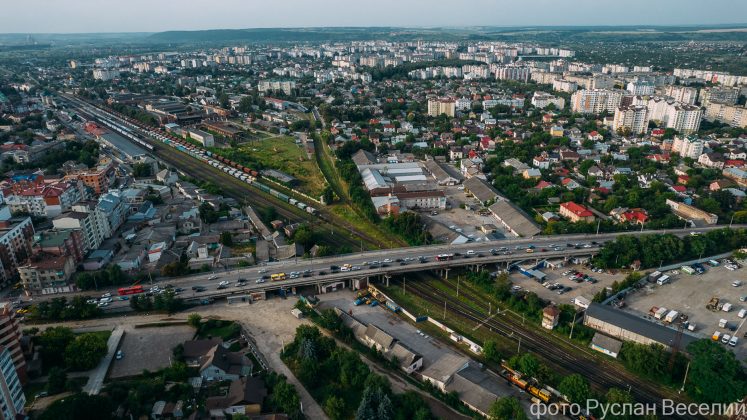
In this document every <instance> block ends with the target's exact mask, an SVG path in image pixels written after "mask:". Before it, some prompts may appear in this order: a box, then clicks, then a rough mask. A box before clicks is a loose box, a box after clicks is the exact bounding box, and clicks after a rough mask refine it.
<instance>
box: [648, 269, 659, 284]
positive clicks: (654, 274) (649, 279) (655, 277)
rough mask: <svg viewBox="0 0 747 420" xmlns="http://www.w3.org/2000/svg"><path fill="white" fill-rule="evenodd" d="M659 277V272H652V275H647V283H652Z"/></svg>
mask: <svg viewBox="0 0 747 420" xmlns="http://www.w3.org/2000/svg"><path fill="white" fill-rule="evenodd" d="M661 275H662V272H661V271H654V272H653V273H651V274H649V275H648V281H649V283H654V282H655V281H656V280H658V279H659V277H661Z"/></svg>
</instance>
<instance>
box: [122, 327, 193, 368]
mask: <svg viewBox="0 0 747 420" xmlns="http://www.w3.org/2000/svg"><path fill="white" fill-rule="evenodd" d="M193 336H194V329H193V328H192V327H190V326H188V325H175V326H166V327H150V328H134V326H130V327H127V328H126V332H125V335H124V337H123V338H122V343H121V344H120V347H119V350H121V351H122V353H123V355H124V357H122V359H120V360H116V359H115V360H114V361H113V362H112V365H111V370H110V372H109V377H110V378H113V379H114V378H123V377H127V376H134V375H139V374H141V373H143V370H144V369H147V370H149V371H151V372H152V371H155V370H158V369H161V368H164V367H166V366H169V364H170V363H171V357H172V356H171V355H172V349H173V348H174V347H176V345H177V344H181V343H183V342H185V341H187V340H191V339H192V337H193Z"/></svg>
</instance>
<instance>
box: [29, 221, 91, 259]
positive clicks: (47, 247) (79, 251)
mask: <svg viewBox="0 0 747 420" xmlns="http://www.w3.org/2000/svg"><path fill="white" fill-rule="evenodd" d="M34 239H35V241H36V242H35V243H34V252H35V253H37V252H38V253H44V254H48V255H56V256H65V255H66V256H70V257H72V258H73V261H74V262H75V263H79V262H81V261H83V258H84V257H85V255H86V254H85V252H83V249H84V247H85V244H84V243H83V233H82V231H79V230H71V229H68V230H48V231H45V232H42V233H40V234H38V235H36V236H35V238H34Z"/></svg>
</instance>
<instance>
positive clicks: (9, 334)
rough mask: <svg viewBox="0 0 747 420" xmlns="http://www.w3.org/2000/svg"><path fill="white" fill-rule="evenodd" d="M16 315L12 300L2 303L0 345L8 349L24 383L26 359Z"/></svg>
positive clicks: (17, 372)
mask: <svg viewBox="0 0 747 420" xmlns="http://www.w3.org/2000/svg"><path fill="white" fill-rule="evenodd" d="M14 316H15V310H14V309H13V307H12V304H11V303H10V302H2V303H0V347H3V348H5V349H7V350H8V352H9V353H10V358H11V360H12V361H13V366H15V370H16V374H17V375H18V377H19V378H20V380H21V382H22V383H25V382H26V379H27V375H26V360H25V359H24V358H23V349H22V348H21V337H22V335H23V334H22V332H21V324H20V323H19V322H18V320H17V319H16V318H14Z"/></svg>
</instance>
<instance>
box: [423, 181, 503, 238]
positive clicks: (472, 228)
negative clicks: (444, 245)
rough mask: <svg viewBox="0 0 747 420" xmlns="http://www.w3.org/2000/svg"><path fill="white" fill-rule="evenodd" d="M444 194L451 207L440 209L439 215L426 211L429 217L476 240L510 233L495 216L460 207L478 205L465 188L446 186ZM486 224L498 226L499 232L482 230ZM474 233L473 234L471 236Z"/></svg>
mask: <svg viewBox="0 0 747 420" xmlns="http://www.w3.org/2000/svg"><path fill="white" fill-rule="evenodd" d="M444 194H446V200H447V201H448V203H449V206H450V208H449V209H448V210H439V211H438V215H432V214H431V213H430V212H424V214H425V215H426V216H427V217H430V218H432V219H434V220H436V221H438V222H440V223H443V224H444V225H446V226H448V227H452V226H453V228H452V230H455V231H457V232H459V231H458V230H457V229H461V230H462V231H461V232H460V233H461V234H462V235H464V236H466V237H468V238H471V239H473V240H475V241H485V240H495V239H501V238H503V237H505V236H506V235H508V236H509V237H510V236H511V235H510V234H507V233H506V232H505V231H503V230H502V229H501V226H500V225H499V224H498V222H497V221H496V220H495V217H493V216H481V215H480V214H479V213H478V212H476V211H474V210H467V209H462V208H460V207H459V206H460V204H462V203H466V204H472V205H475V206H476V205H477V201H475V199H474V198H467V197H465V195H464V190H460V189H459V188H458V187H445V189H444ZM485 224H492V225H495V226H496V227H497V228H498V231H497V233H494V234H488V235H486V234H485V233H483V232H482V231H481V230H480V226H482V225H485ZM470 235H472V236H470Z"/></svg>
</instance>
